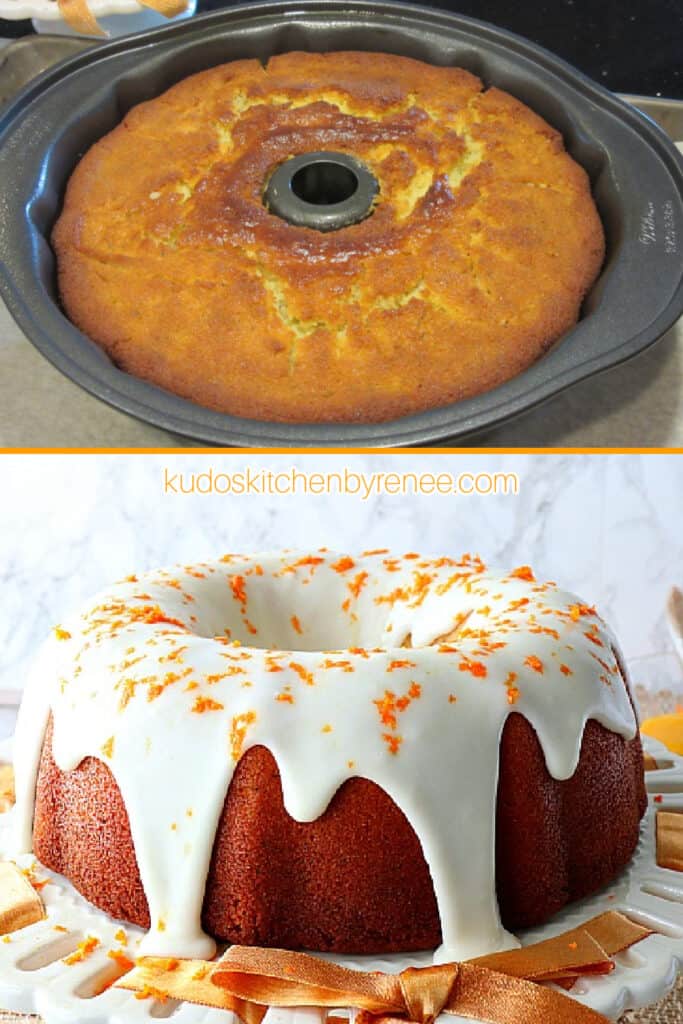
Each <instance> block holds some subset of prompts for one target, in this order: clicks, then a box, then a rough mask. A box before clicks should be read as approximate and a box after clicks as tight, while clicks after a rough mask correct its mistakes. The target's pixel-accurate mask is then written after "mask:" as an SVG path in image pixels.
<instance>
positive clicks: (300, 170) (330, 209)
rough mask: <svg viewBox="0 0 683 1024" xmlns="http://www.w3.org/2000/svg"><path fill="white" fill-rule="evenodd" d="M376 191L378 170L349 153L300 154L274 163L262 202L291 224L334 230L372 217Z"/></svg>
mask: <svg viewBox="0 0 683 1024" xmlns="http://www.w3.org/2000/svg"><path fill="white" fill-rule="evenodd" d="M378 193H379V184H378V182H377V179H376V178H375V176H374V174H373V173H372V172H371V171H370V169H369V168H368V167H366V166H365V164H364V163H362V162H361V161H360V160H357V159H356V158H355V157H353V156H350V155H349V154H348V153H335V152H331V151H330V152H327V151H325V152H319V153H300V154H299V155H298V156H293V157H290V158H289V159H288V160H285V161H284V163H281V164H280V165H279V166H278V167H276V168H275V170H274V171H273V173H272V174H271V176H270V178H269V180H268V182H267V184H266V188H265V192H264V194H263V203H264V205H265V206H266V208H267V209H268V211H269V212H270V213H272V214H275V216H276V217H280V218H281V219H282V220H284V221H287V223H288V224H294V225H297V226H298V227H306V228H313V230H315V231H336V230H338V229H339V228H344V227H349V226H350V225H352V224H358V223H359V222H360V221H362V220H364V219H365V218H366V217H368V216H369V215H370V214H371V213H372V210H373V206H374V202H375V198H376V196H377V195H378Z"/></svg>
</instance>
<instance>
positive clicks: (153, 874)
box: [15, 552, 637, 960]
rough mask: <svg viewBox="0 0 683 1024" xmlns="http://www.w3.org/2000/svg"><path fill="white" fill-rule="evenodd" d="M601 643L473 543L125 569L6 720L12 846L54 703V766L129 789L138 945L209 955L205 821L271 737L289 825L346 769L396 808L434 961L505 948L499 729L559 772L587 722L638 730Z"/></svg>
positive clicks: (545, 587)
mask: <svg viewBox="0 0 683 1024" xmlns="http://www.w3.org/2000/svg"><path fill="white" fill-rule="evenodd" d="M454 628H455V629H456V635H455V636H454V637H452V638H449V640H448V642H443V640H442V641H441V642H439V638H443V637H444V636H445V635H446V634H451V631H453V629H454ZM235 641H239V643H235ZM406 642H408V643H410V642H412V647H411V648H410V649H407V648H406V647H405V646H402V645H404V644H405V643H406ZM255 645H260V646H255ZM614 650H615V641H614V638H613V636H612V635H611V633H610V631H609V630H608V629H607V627H606V626H605V624H604V623H603V622H602V620H601V619H600V618H599V617H598V616H597V615H596V613H595V612H594V610H593V609H590V608H588V607H586V606H585V605H583V604H582V602H581V601H580V600H579V599H578V598H576V597H575V596H574V595H572V594H569V593H567V592H566V591H562V590H560V589H558V588H557V586H556V585H555V584H539V583H537V582H536V581H535V580H534V579H533V575H532V574H531V573H530V572H529V571H527V570H526V569H521V570H515V571H513V573H511V574H508V575H501V574H495V573H491V572H489V571H487V570H486V568H485V567H484V566H483V565H482V564H481V563H480V562H479V561H478V560H477V559H473V558H471V557H470V556H464V557H463V558H462V559H459V560H454V559H432V560H426V559H422V558H420V557H419V556H416V555H415V556H412V555H408V556H403V557H402V558H392V557H391V556H389V555H387V553H385V552H379V553H370V554H365V555H363V556H361V557H359V558H353V559H351V558H348V556H340V555H338V554H331V553H329V552H321V553H317V554H316V555H314V556H310V555H309V556H306V555H299V554H292V553H287V552H285V553H277V554H267V555H260V556H253V557H243V556H239V555H231V556H225V558H224V559H222V560H221V561H218V562H214V563H211V564H202V565H198V566H194V567H192V566H190V567H183V568H177V569H173V570H170V571H169V570H160V571H157V572H152V573H148V574H146V575H144V576H141V577H140V578H139V579H136V578H134V577H132V578H131V579H129V580H127V581H124V582H121V583H119V584H117V585H116V586H114V587H113V588H111V589H110V590H109V591H107V592H104V593H102V594H100V595H99V596H98V597H97V598H96V599H95V600H94V602H93V603H92V604H91V605H90V607H89V608H87V609H86V610H85V611H84V612H83V613H82V614H81V615H80V616H76V617H74V618H72V619H70V620H69V621H68V622H65V623H64V624H63V625H62V626H60V627H56V628H55V632H54V635H53V636H52V637H51V638H50V639H49V640H48V641H47V643H46V644H45V646H44V647H43V648H42V650H41V652H40V654H39V656H38V658H37V660H36V663H35V666H34V668H33V671H32V673H31V676H30V679H29V682H28V685H27V689H26V694H25V697H24V701H23V705H22V709H21V713H20V716H19V722H18V726H17V740H16V750H17V752H18V753H17V760H16V765H15V768H16V785H17V822H18V828H19V834H18V844H19V846H20V848H21V849H22V850H25V851H28V850H30V848H31V844H32V825H33V811H34V794H35V785H36V775H37V769H38V763H39V758H40V752H41V748H42V742H43V736H44V732H45V728H46V724H47V721H48V718H49V714H50V711H51V712H52V714H53V716H54V737H53V752H54V757H55V761H56V763H57V765H58V766H59V767H60V768H61V769H62V770H65V771H68V770H70V769H73V768H75V767H76V766H77V765H78V764H79V763H80V762H81V760H82V759H83V758H84V757H86V756H88V755H91V756H94V757H99V758H101V759H102V760H103V761H104V762H105V763H106V764H107V765H108V766H109V768H110V769H111V771H112V773H113V775H114V778H115V779H116V782H117V783H118V786H119V788H120V790H121V793H122V796H123V800H124V802H125V805H126V808H127V810H128V815H129V818H130V825H131V833H132V837H133V842H134V845H135V852H136V856H137V861H138V865H139V868H140V874H141V878H142V883H143V886H144V889H145V893H146V896H147V899H148V902H149V908H150V915H151V920H152V926H151V929H150V931H149V933H148V935H147V936H146V938H145V940H144V943H143V951H144V952H146V953H152V954H156V955H161V956H163V955H174V956H188V957H205V956H211V955H212V954H213V952H214V943H213V940H211V939H210V938H209V937H208V936H206V935H205V934H204V933H203V931H202V928H201V922H200V917H201V907H202V902H203V896H204V886H205V881H206V876H207V872H208V868H209V863H210V858H211V852H212V846H213V841H214V835H215V831H216V827H217V823H218V819H219V816H220V812H221V809H222V806H223V802H224V798H225V794H226V792H227V789H228V786H229V784H230V780H231V778H232V773H233V770H234V767H235V764H236V762H237V760H239V757H240V755H241V753H242V752H244V751H245V750H246V749H248V748H249V747H250V746H253V745H256V744H263V745H264V746H266V747H268V748H269V749H270V750H271V752H272V753H273V755H274V757H275V759H276V761H277V764H278V766H279V769H280V773H281V776H282V786H283V795H284V802H285V807H286V808H287V811H288V812H289V814H291V815H292V816H293V817H294V818H295V819H297V820H298V821H313V820H314V819H315V818H317V817H318V816H319V815H321V814H322V813H323V812H324V810H325V808H326V807H327V805H328V803H329V801H330V799H331V798H332V796H333V795H334V793H335V791H336V790H337V788H338V787H339V786H340V785H341V784H342V783H343V782H344V781H345V780H346V779H348V778H350V777H352V776H364V777H365V778H368V779H371V780H373V781H374V782H376V783H377V784H378V785H380V786H381V787H382V788H383V789H384V790H385V791H386V792H387V793H388V794H389V795H390V796H391V797H392V799H393V800H394V801H395V802H396V804H397V805H398V806H399V807H400V808H401V809H402V811H403V812H404V813H405V814H406V816H407V818H408V820H409V821H410V822H411V824H412V826H413V828H414V829H415V831H416V833H417V835H418V837H419V839H420V842H421V844H422V848H423V851H424V854H425V858H426V861H427V863H428V865H429V868H430V872H431V875H432V880H433V883H434V889H435V893H436V898H437V902H438V907H439V913H440V916H441V925H442V931H443V946H442V948H441V949H440V950H439V951H437V954H436V959H437V960H445V959H466V958H469V957H473V956H478V955H480V954H484V953H488V952H491V951H493V950H499V949H503V948H506V947H509V946H510V945H514V944H515V943H516V940H515V939H514V937H513V936H511V935H509V934H508V933H506V932H505V930H504V929H503V927H502V925H501V922H500V917H499V913H498V906H497V901H496V894H495V841H494V839H495V837H494V827H495V806H496V790H497V783H498V759H499V742H500V735H501V732H502V729H503V726H504V724H505V721H506V718H507V716H508V715H509V714H510V712H512V711H513V710H514V711H517V712H519V713H521V714H522V715H524V716H525V717H526V718H527V720H528V721H529V722H530V723H531V725H533V727H534V728H535V730H536V732H537V734H538V737H539V740H540V743H541V747H542V749H543V752H544V756H545V759H546V763H547V766H548V770H549V772H550V773H551V775H552V776H553V777H554V778H556V779H566V778H568V777H570V776H571V775H572V773H573V772H574V770H575V768H576V765H577V762H578V758H579V753H580V747H581V740H582V737H583V731H584V727H585V724H586V722H587V721H588V719H595V720H596V721H598V722H600V723H601V724H603V725H604V726H606V727H607V728H608V729H611V730H613V731H614V732H616V733H619V734H620V735H622V736H624V737H627V738H631V737H633V736H634V735H635V732H636V728H637V725H636V720H635V716H634V712H633V709H632V706H631V704H630V701H629V698H628V694H627V691H626V687H625V686H624V685H623V683H622V680H621V676H620V673H619V667H618V664H617V661H616V658H615V653H614ZM622 663H623V660H622Z"/></svg>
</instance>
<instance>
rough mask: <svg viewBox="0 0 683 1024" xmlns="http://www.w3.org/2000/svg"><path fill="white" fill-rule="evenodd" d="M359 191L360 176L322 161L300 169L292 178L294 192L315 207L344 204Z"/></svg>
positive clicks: (327, 161) (342, 166)
mask: <svg viewBox="0 0 683 1024" xmlns="http://www.w3.org/2000/svg"><path fill="white" fill-rule="evenodd" d="M357 191H358V175H357V174H355V172H354V171H353V170H352V169H351V168H350V167H345V166H344V165H343V164H338V163H334V162H333V161H332V160H320V161H319V162H317V163H313V164H307V165H304V166H303V167H300V168H299V170H298V171H296V173H295V174H294V175H293V176H292V192H293V193H294V195H295V196H298V197H299V199H302V200H303V201H304V202H305V203H312V204H313V205H314V206H334V205H335V204H336V203H343V202H344V201H345V200H346V199H350V198H351V196H352V195H353V194H354V193H355V192H357Z"/></svg>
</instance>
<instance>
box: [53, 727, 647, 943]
mask: <svg viewBox="0 0 683 1024" xmlns="http://www.w3.org/2000/svg"><path fill="white" fill-rule="evenodd" d="M141 782H142V784H144V780H141ZM645 806H646V797H645V788H644V783H643V759H642V750H641V746H640V740H639V738H638V736H636V737H635V739H633V740H625V739H623V738H622V737H620V736H618V735H616V734H615V733H613V732H610V731H609V730H607V729H605V728H604V727H603V726H601V725H600V724H599V723H597V722H595V721H589V722H588V723H587V725H586V729H585V733H584V738H583V744H582V749H581V757H580V761H579V765H578V767H577V770H576V772H575V773H574V775H573V776H572V778H570V779H568V780H566V781H556V780H554V779H553V778H551V776H550V775H549V773H548V771H547V768H546V765H545V762H544V758H543V752H542V750H541V746H540V744H539V742H538V739H537V737H536V734H535V732H534V730H533V729H532V727H531V726H530V725H529V723H528V722H527V721H526V719H525V718H523V717H522V716H521V715H518V714H512V715H511V716H510V717H509V719H508V720H507V723H506V725H505V729H504V732H503V736H502V741H501V761H500V782H499V791H498V811H497V890H498V899H499V903H500V908H501V913H502V918H503V923H504V924H505V925H506V927H508V928H513V929H514V928H520V927H526V926H530V925H533V924H539V923H541V922H542V921H544V920H545V919H546V918H548V917H549V916H550V915H552V914H553V913H555V912H556V911H558V910H559V909H561V908H562V907H563V906H564V905H565V904H566V903H568V902H570V901H572V900H575V899H578V898H580V897H582V896H585V895H587V894H588V893H590V892H593V891H594V890H596V889H598V888H600V887H601V886H602V885H604V884H606V883H607V882H608V881H609V880H610V879H611V878H612V877H614V875H615V874H616V873H617V872H618V871H619V870H620V869H621V868H622V867H624V866H625V865H626V864H627V863H628V861H629V859H630V857H631V856H632V854H633V851H634V849H635V846H636V844H637V841H638V833H639V822H640V818H641V817H642V814H643V813H644V810H645ZM453 813H457V809H454V810H453ZM34 848H35V853H36V855H37V857H38V858H39V859H40V860H41V861H42V862H43V863H44V864H45V865H46V866H48V867H50V868H52V869H53V870H55V871H60V872H62V873H63V874H65V875H66V876H67V877H68V878H69V879H70V880H71V881H72V882H73V883H74V885H75V886H76V888H77V889H78V890H79V891H80V892H82V893H83V895H84V896H86V898H88V899H89V900H90V901H91V902H93V903H95V904H96V905H97V906H99V907H101V908H102V909H103V910H106V911H107V912H108V913H110V914H112V915H114V916H115V917H120V918H123V919H125V920H128V921H131V922H133V923H135V924H139V925H141V926H142V927H144V928H148V927H149V913H148V909H147V901H146V899H145V895H144V892H143V889H142V885H141V882H140V877H139V873H138V868H137V863H136V859H135V853H134V850H133V844H132V840H131V835H130V828H129V824H128V818H127V814H126V810H125V807H124V804H123V800H122V798H121V795H120V792H119V790H118V787H117V786H116V783H115V782H114V780H113V777H112V775H111V773H110V771H109V769H108V768H107V767H106V766H105V765H104V764H102V763H101V762H100V761H98V760H96V759H95V758H86V759H85V760H84V761H83V762H82V763H81V764H80V765H79V767H78V768H77V769H75V770H74V771H71V772H62V771H60V769H59V768H57V766H56V764H55V762H54V760H53V757H52V724H51V723H50V726H49V728H48V733H47V736H46V740H45V745H44V749H43V754H42V759H41V765H40V771H39V776H38V786H37V795H36V812H35V825H34ZM203 921H204V926H205V928H206V930H207V931H208V932H209V933H211V934H213V935H214V936H216V937H217V938H219V939H224V940H228V941H232V942H239V943H246V944H260V945H271V946H284V947H290V948H297V947H303V948H312V949H319V950H331V951H337V952H358V951H362V952H375V953H379V952H386V951H391V950H406V951H407V950H411V949H421V948H430V947H433V946H436V945H438V944H439V942H440V940H441V930H440V926H439V917H438V911H437V906H436V900H435V898H434V892H433V888H432V883H431V878H430V875H429V870H428V868H427V864H426V862H425V860H424V857H423V856H422V851H421V848H420V844H419V841H418V839H417V837H416V835H415V833H414V831H413V829H412V827H411V826H410V824H409V823H408V821H407V819H406V818H405V816H404V815H403V814H402V812H401V811H400V810H399V809H398V808H397V807H396V805H395V804H394V803H393V801H392V800H391V799H390V798H389V797H388V796H387V795H386V794H385V793H384V792H383V791H382V790H381V789H380V788H379V787H378V786H377V785H375V784H374V783H372V782H369V781H367V780H365V779H356V778H354V779H350V780H349V781H347V782H346V783H345V784H344V785H343V786H342V787H341V788H340V789H339V790H338V792H337V794H336V795H335V796H334V798H333V800H332V801H331V803H330V805H329V807H328V808H327V810H326V811H325V813H324V814H323V815H322V816H321V817H320V818H319V819H318V820H316V821H314V822H311V823H299V822H296V821H294V820H293V819H292V818H291V817H290V816H289V815H288V814H287V812H286V811H285V809H284V806H283V802H282V792H281V787H280V778H279V772H278V768H277V765H276V763H275V760H274V758H273V756H272V755H271V753H270V752H269V751H268V750H267V749H266V748H264V747H254V748H252V749H251V750H249V751H247V753H246V754H245V755H244V756H243V758H242V760H241V761H240V763H239V765H238V767H237V769H236V771H235V775H234V777H233V781H232V784H231V786H230V789H229V791H228V795H227V798H226V802H225V807H224V810H223V814H222V816H221V819H220V823H219V827H218V832H217V836H216V842H215V846H214V851H213V857H212V863H211V869H210V872H209V878H208V882H207V889H206V897H205V901H204V911H203Z"/></svg>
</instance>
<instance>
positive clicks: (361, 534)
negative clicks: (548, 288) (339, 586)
mask: <svg viewBox="0 0 683 1024" xmlns="http://www.w3.org/2000/svg"><path fill="white" fill-rule="evenodd" d="M247 464H248V465H250V466H252V467H253V468H254V469H259V468H263V467H269V468H278V469H284V468H288V467H290V466H292V465H294V466H297V467H299V468H302V469H307V470H309V471H313V470H322V471H325V470H328V471H329V470H331V469H340V468H343V466H344V465H348V466H349V467H350V468H353V469H355V470H357V471H361V470H362V471H365V472H373V471H380V470H384V471H389V470H397V471H404V472H410V471H427V470H443V469H444V468H448V469H449V470H450V471H452V472H454V473H456V472H462V471H465V470H474V471H482V470H487V471H493V470H499V469H506V470H511V471H514V472H517V473H518V474H519V477H520V493H519V495H517V496H512V495H510V496H503V495H501V496H494V497H491V496H481V497H465V496H456V497H450V496H449V497H426V496H419V497H388V496H382V497H379V498H371V499H369V500H368V501H362V500H360V499H359V498H356V497H350V496H343V497H339V496H333V497H303V496H295V497H283V498H277V497H261V496H249V497H221V496H210V497H208V496H195V495H189V496H181V495H177V496H168V495H166V496H164V495H163V494H162V487H161V484H162V473H163V468H164V467H165V466H168V467H169V468H170V469H172V470H173V471H175V470H184V471H185V472H188V471H195V472H199V471H201V470H206V469H207V468H208V467H209V466H212V467H213V468H214V470H226V469H229V470H232V471H234V470H236V469H238V468H244V467H245V466H246V465H247ZM0 471H1V472H2V480H1V481H0V492H1V493H2V494H3V500H2V501H1V502H0V580H1V585H2V608H3V615H2V616H1V617H0V650H1V651H2V657H1V659H0V660H1V667H0V687H7V688H21V686H22V685H23V678H24V673H25V668H26V663H27V659H28V658H29V657H30V655H31V652H32V651H33V650H34V648H35V646H36V644H37V643H38V642H39V640H40V639H41V638H42V637H43V636H44V634H45V633H46V631H47V630H48V629H49V628H50V626H51V625H52V624H54V623H55V622H58V621H59V620H60V619H61V618H62V617H63V616H64V615H65V614H66V613H67V612H68V610H70V609H73V608H75V607H77V606H78V605H79V603H80V602H81V601H83V600H84V599H86V598H87V597H89V596H90V595H91V594H92V593H93V592H94V591H95V590H97V589H98V588H99V587H101V586H104V585H106V584H108V583H110V582H111V581H113V580H116V579H119V578H121V577H122V576H125V575H127V574H128V573H130V572H132V571H140V570H144V569H147V568H153V567H155V566H159V565H163V564H166V563H171V562H175V561H193V560H200V559H203V558H210V557H212V556H214V555H216V554H220V553H222V552H225V551H229V550H232V551H238V550H244V551H253V550H259V549H267V548H273V547H300V548H304V549H308V548H316V547H319V546H323V545H326V546H328V547H330V548H337V549H341V550H348V551H354V550H362V549H364V548H372V547H390V548H393V549H396V550H398V551H408V550H419V551H422V552H424V553H437V554H438V553H444V554H453V553H458V552H462V551H467V550H469V551H478V552H479V553H481V555H482V556H483V557H484V558H485V559H487V560H489V561H491V562H495V563H498V564H500V565H502V566H506V567H512V566H515V565H519V564H522V563H527V562H528V563H531V564H532V565H533V566H534V568H535V570H536V572H537V575H539V576H543V577H545V578H550V579H555V580H557V581H559V582H561V583H562V584H563V585H565V586H567V587H569V588H570V589H573V590H575V591H577V592H578V593H579V594H580V595H581V596H583V597H584V598H585V599H586V600H587V601H589V602H591V603H593V602H594V603H596V604H597V605H598V607H599V609H600V610H601V611H602V613H603V615H604V616H605V617H606V618H607V619H608V621H610V623H611V624H612V625H613V627H614V629H615V631H616V632H617V634H618V636H619V637H620V640H621V642H622V645H623V647H624V650H625V652H626V655H627V657H628V659H629V662H630V664H631V668H632V671H633V674H634V678H635V680H636V682H639V683H642V684H643V685H645V686H648V687H650V688H658V689H659V688H662V687H667V688H671V689H674V690H680V691H681V692H683V666H681V665H680V663H679V662H678V659H677V658H676V656H675V655H674V653H673V645H672V643H671V640H670V638H669V636H668V632H667V628H666V624H665V620H664V614H663V613H664V603H665V599H666V595H667V592H668V589H669V587H670V586H671V585H672V584H674V583H676V584H678V585H679V586H683V516H682V514H681V513H682V510H683V459H682V458H681V457H680V456H675V455H648V456H639V455H589V456H586V455H552V454H549V455H500V456H494V455H488V456H486V455H476V454H462V455H449V454H441V455H440V454H437V453H435V454H433V455H425V454H422V455H410V454H407V455H392V454H386V455H356V456H348V455H334V456H314V455H294V456H288V455H271V456H257V455H253V456H249V455H246V456H245V455H242V454H234V455H225V454H216V455H202V454H197V453H192V452H189V453H187V454H181V455H175V454H173V455H169V456H152V455H148V456H142V455H137V456H136V455H99V456H92V455H64V456H60V455H52V456H39V455H35V456H32V457H30V458H27V457H26V456H19V455H6V456H4V457H3V459H2V460H1V462H0Z"/></svg>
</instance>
